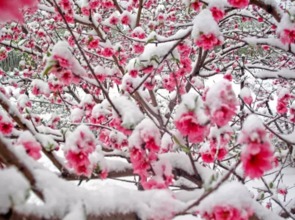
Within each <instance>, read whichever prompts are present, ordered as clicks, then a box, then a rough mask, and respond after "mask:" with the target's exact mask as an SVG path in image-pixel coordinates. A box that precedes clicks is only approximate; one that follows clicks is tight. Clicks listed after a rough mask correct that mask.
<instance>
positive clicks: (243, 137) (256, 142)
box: [239, 115, 274, 179]
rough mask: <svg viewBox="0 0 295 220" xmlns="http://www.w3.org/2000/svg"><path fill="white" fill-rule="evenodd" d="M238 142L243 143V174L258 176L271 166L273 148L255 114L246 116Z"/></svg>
mask: <svg viewBox="0 0 295 220" xmlns="http://www.w3.org/2000/svg"><path fill="white" fill-rule="evenodd" d="M239 143H240V144H242V145H243V149H242V153H241V161H242V165H243V170H244V173H245V176H249V177H250V178H252V179H253V178H259V177H261V176H262V175H263V173H264V172H265V171H268V170H270V169H271V168H272V161H273V160H274V156H273V150H272V148H271V144H270V142H269V140H268V137H267V134H266V131H265V129H264V126H263V124H262V122H261V120H260V119H259V118H258V117H257V116H255V115H250V116H248V117H247V119H246V120H245V122H244V125H243V129H242V132H241V134H240V137H239Z"/></svg>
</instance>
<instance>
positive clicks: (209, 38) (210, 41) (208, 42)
mask: <svg viewBox="0 0 295 220" xmlns="http://www.w3.org/2000/svg"><path fill="white" fill-rule="evenodd" d="M220 43H221V42H220V40H219V39H218V38H217V37H216V36H215V35H214V34H213V33H209V34H201V35H200V37H199V38H198V39H197V40H196V44H197V46H199V47H202V48H203V49H204V50H211V49H213V48H214V47H215V46H218V45H220Z"/></svg>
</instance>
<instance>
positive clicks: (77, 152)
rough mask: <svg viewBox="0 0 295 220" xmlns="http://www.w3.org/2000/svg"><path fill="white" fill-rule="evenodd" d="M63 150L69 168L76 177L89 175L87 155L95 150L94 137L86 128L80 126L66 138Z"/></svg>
mask: <svg viewBox="0 0 295 220" xmlns="http://www.w3.org/2000/svg"><path fill="white" fill-rule="evenodd" d="M64 150H65V157H66V159H67V161H68V165H69V167H71V168H73V169H74V170H75V172H76V173H77V174H78V175H85V176H90V175H91V172H92V166H91V162H90V160H89V155H90V154H91V153H92V152H93V151H94V150H95V137H94V135H93V133H92V132H91V131H90V130H89V128H88V127H87V126H85V125H80V126H79V127H77V128H76V130H75V131H74V132H73V133H71V134H70V136H68V138H67V139H66V143H65V149H64Z"/></svg>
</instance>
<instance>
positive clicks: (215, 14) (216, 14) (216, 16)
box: [210, 7, 225, 22]
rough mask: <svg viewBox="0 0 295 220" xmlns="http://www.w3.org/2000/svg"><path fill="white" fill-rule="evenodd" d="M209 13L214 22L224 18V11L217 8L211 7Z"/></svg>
mask: <svg viewBox="0 0 295 220" xmlns="http://www.w3.org/2000/svg"><path fill="white" fill-rule="evenodd" d="M210 11H211V13H212V16H213V18H214V20H215V21H216V22H219V21H220V20H221V19H222V18H223V17H224V14H225V13H224V11H223V10H221V9H220V8H218V7H212V8H210Z"/></svg>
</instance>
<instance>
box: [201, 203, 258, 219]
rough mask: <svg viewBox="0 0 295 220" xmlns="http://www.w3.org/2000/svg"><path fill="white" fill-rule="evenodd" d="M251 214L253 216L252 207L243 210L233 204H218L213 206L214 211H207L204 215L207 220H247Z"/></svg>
mask: <svg viewBox="0 0 295 220" xmlns="http://www.w3.org/2000/svg"><path fill="white" fill-rule="evenodd" d="M245 211H246V212H245ZM250 216H252V211H251V210H250V209H246V210H243V212H242V211H241V210H239V209H237V208H236V207H234V206H231V205H217V206H215V207H214V208H213V212H212V213H208V212H205V213H203V215H202V217H203V218H204V219H206V220H247V219H249V217H250Z"/></svg>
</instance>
